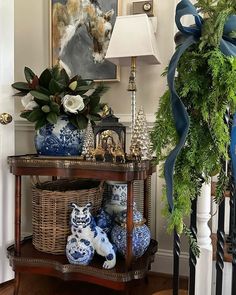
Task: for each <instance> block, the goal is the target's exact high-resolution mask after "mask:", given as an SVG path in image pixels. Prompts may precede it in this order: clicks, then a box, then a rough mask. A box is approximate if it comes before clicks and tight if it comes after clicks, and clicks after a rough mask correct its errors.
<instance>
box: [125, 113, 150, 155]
mask: <svg viewBox="0 0 236 295" xmlns="http://www.w3.org/2000/svg"><path fill="white" fill-rule="evenodd" d="M130 156H131V158H134V159H141V160H151V159H152V144H151V139H150V135H149V131H148V126H147V120H146V116H145V113H144V111H143V108H142V107H140V109H139V111H138V114H137V117H136V120H135V124H134V131H133V135H132V139H131V145H130Z"/></svg>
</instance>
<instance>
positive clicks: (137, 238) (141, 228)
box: [111, 209, 151, 258]
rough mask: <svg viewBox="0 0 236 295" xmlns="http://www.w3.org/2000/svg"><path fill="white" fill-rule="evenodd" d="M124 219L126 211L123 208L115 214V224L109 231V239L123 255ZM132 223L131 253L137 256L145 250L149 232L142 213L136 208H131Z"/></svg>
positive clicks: (124, 238)
mask: <svg viewBox="0 0 236 295" xmlns="http://www.w3.org/2000/svg"><path fill="white" fill-rule="evenodd" d="M126 219H127V211H126V210H124V211H122V212H120V213H119V214H118V215H117V217H116V222H117V224H116V225H115V226H114V227H113V229H112V231H111V240H112V242H113V243H114V244H115V245H116V247H117V251H118V252H119V253H120V254H122V255H123V256H125V254H126V248H127V246H126V244H127V230H126ZM133 223H134V228H133V238H132V253H133V256H135V257H136V258H138V257H141V256H142V255H143V254H144V253H145V251H146V250H147V248H148V246H149V244H150V241H151V233H150V230H149V228H148V227H147V225H146V224H145V219H144V218H143V216H142V214H141V213H140V212H139V211H138V210H136V209H134V210H133Z"/></svg>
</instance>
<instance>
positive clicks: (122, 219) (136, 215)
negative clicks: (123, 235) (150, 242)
mask: <svg viewBox="0 0 236 295" xmlns="http://www.w3.org/2000/svg"><path fill="white" fill-rule="evenodd" d="M126 218H127V210H123V211H121V212H120V213H118V214H117V216H116V221H117V222H118V223H120V224H125V223H126ZM133 222H134V223H143V222H144V218H143V215H142V213H141V212H139V211H138V210H137V209H135V208H134V209H133Z"/></svg>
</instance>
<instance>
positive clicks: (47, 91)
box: [35, 85, 51, 96]
mask: <svg viewBox="0 0 236 295" xmlns="http://www.w3.org/2000/svg"><path fill="white" fill-rule="evenodd" d="M35 90H36V91H38V92H41V93H43V94H46V95H47V96H50V95H51V93H50V91H49V90H48V89H47V88H45V87H43V86H39V85H38V86H36V89H35Z"/></svg>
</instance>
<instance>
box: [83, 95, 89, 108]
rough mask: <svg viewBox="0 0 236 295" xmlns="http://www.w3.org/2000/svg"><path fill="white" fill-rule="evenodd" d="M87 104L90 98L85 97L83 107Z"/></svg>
mask: <svg viewBox="0 0 236 295" xmlns="http://www.w3.org/2000/svg"><path fill="white" fill-rule="evenodd" d="M89 102H90V98H89V97H87V96H85V98H84V105H85V106H86V105H88V104H89Z"/></svg>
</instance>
